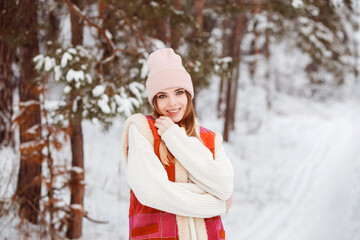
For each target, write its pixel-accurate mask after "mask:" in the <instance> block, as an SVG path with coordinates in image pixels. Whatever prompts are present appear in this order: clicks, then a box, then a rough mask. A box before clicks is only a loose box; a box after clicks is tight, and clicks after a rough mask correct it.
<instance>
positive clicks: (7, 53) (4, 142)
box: [0, 1, 14, 148]
mask: <svg viewBox="0 0 360 240" xmlns="http://www.w3.org/2000/svg"><path fill="white" fill-rule="evenodd" d="M12 8H14V6H11V5H10V4H9V3H8V2H6V1H1V2H0V12H2V14H1V16H0V32H2V33H3V36H2V38H0V148H1V147H2V146H11V147H14V134H13V131H12V128H11V117H12V115H13V108H12V105H13V101H12V98H13V82H12V81H13V79H12V78H13V72H12V69H11V65H12V61H13V55H14V52H13V49H12V48H11V47H10V46H9V44H8V42H9V40H8V39H7V36H8V35H9V34H8V33H7V32H8V31H9V30H10V29H9V28H12V22H13V16H11V12H10V9H12Z"/></svg>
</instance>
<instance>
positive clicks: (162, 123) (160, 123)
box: [155, 116, 175, 136]
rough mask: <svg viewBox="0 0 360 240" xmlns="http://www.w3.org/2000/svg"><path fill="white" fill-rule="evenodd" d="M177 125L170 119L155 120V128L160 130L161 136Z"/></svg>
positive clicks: (161, 117)
mask: <svg viewBox="0 0 360 240" xmlns="http://www.w3.org/2000/svg"><path fill="white" fill-rule="evenodd" d="M174 124H175V123H174V122H173V121H172V120H171V118H169V117H164V116H160V117H159V118H158V119H156V120H155V127H157V129H158V134H159V135H160V136H161V135H162V134H163V133H164V132H165V131H166V130H167V129H168V128H169V127H171V126H172V125H174Z"/></svg>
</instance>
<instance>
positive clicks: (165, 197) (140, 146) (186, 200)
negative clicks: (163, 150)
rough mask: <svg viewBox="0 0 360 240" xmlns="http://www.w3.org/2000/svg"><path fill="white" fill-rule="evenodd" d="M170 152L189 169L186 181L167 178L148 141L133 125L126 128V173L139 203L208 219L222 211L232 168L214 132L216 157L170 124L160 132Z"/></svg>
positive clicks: (231, 183)
mask: <svg viewBox="0 0 360 240" xmlns="http://www.w3.org/2000/svg"><path fill="white" fill-rule="evenodd" d="M161 138H162V140H163V141H164V142H165V144H166V146H167V148H168V149H169V151H170V152H171V153H172V154H173V155H174V157H175V158H176V159H177V160H178V161H179V162H180V163H181V164H182V165H183V167H184V168H185V169H186V170H187V171H188V172H189V179H190V180H191V181H192V182H189V183H177V182H171V181H169V180H168V177H167V173H166V171H165V169H164V167H163V165H162V164H161V162H160V160H159V159H158V157H157V156H156V155H155V153H154V148H153V146H152V145H151V144H150V142H149V141H148V140H147V139H146V138H145V137H144V136H143V134H141V133H140V132H139V130H138V128H137V126H136V125H135V124H131V125H130V127H129V135H128V146H129V150H128V154H127V163H126V175H127V179H128V183H129V185H130V187H131V189H132V190H133V191H134V193H135V195H136V197H137V199H138V200H139V201H140V202H141V204H143V205H146V206H149V207H152V208H156V209H159V210H162V211H166V212H169V213H173V214H176V215H182V216H188V217H197V218H208V217H213V216H217V215H220V214H224V213H225V211H226V200H227V199H228V198H229V197H230V196H231V194H232V191H233V175H234V172H233V168H232V165H231V162H230V160H229V159H228V158H227V156H226V154H225V151H224V148H223V146H222V138H221V136H220V135H219V134H216V140H215V160H214V159H213V156H212V153H211V152H210V150H209V149H208V148H206V147H205V146H204V145H203V144H202V143H201V142H200V141H199V140H198V139H197V138H195V137H188V136H187V135H186V132H185V130H184V129H183V128H180V127H179V126H178V125H173V126H172V127H170V128H169V129H167V130H166V131H165V133H164V134H163V135H162V137H161Z"/></svg>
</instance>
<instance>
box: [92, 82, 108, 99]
mask: <svg viewBox="0 0 360 240" xmlns="http://www.w3.org/2000/svg"><path fill="white" fill-rule="evenodd" d="M105 88H106V87H105V86H104V85H98V86H96V87H95V88H94V89H93V90H92V94H93V96H94V97H99V96H100V95H102V94H103V93H104V92H105Z"/></svg>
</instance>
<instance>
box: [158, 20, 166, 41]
mask: <svg viewBox="0 0 360 240" xmlns="http://www.w3.org/2000/svg"><path fill="white" fill-rule="evenodd" d="M156 38H157V39H160V40H161V41H162V42H163V43H164V44H165V45H166V44H167V22H166V21H165V19H164V20H159V21H157V22H156Z"/></svg>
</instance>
